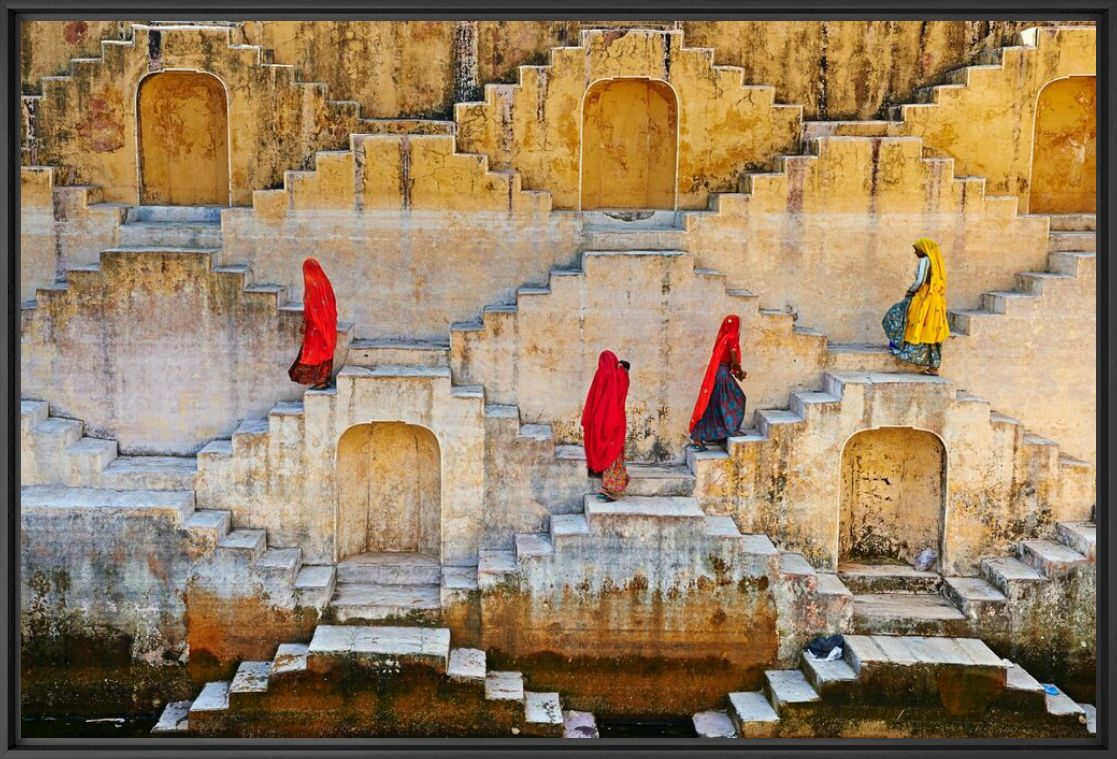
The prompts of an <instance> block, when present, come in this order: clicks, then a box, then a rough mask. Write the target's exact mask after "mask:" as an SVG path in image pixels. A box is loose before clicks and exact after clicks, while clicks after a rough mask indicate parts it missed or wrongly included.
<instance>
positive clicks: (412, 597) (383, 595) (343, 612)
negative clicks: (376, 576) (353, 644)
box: [330, 582, 442, 622]
mask: <svg viewBox="0 0 1117 759" xmlns="http://www.w3.org/2000/svg"><path fill="white" fill-rule="evenodd" d="M330 607H331V608H332V609H333V610H334V612H335V614H336V615H337V619H338V621H340V622H347V621H349V620H355V619H364V620H370V621H371V620H385V619H393V618H404V617H406V618H411V617H418V618H420V619H433V618H435V617H436V616H437V614H438V612H439V611H441V609H442V595H441V592H440V587H439V585H438V584H437V583H435V584H431V585H388V584H377V583H358V582H347V583H343V582H339V583H337V586H336V588H335V589H334V596H333V599H332V600H331V601H330Z"/></svg>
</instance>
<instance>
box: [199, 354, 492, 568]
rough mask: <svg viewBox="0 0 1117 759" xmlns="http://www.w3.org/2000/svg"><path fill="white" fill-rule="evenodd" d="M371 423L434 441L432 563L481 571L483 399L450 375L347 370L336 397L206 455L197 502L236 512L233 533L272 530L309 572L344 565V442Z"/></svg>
mask: <svg viewBox="0 0 1117 759" xmlns="http://www.w3.org/2000/svg"><path fill="white" fill-rule="evenodd" d="M370 422H402V423H404V424H408V425H416V426H421V427H424V428H426V429H427V430H429V431H430V433H431V434H432V435H433V436H434V438H435V440H436V441H437V444H438V452H439V456H440V462H439V464H440V474H441V480H440V486H439V488H440V493H439V512H438V522H439V527H438V536H439V543H438V545H437V546H436V550H434V551H432V554H433V555H434V557H435V558H438V559H439V560H440V561H441V562H442V563H443V564H446V565H451V566H455V565H457V566H468V565H470V564H475V563H476V561H477V549H478V548H479V541H480V537H481V524H482V519H483V509H482V504H483V502H484V496H485V481H486V478H487V476H488V472H486V471H485V470H484V469H482V468H481V467H480V466H479V462H481V461H483V460H484V456H485V438H484V435H485V417H484V398H483V397H482V395H481V394H479V393H459V392H451V386H450V373H449V371H448V370H447V369H446V368H445V367H391V366H382V367H377V368H372V369H369V368H366V367H360V366H349V367H346V368H345V369H343V370H342V371H341V372H340V373H339V374H338V376H337V388H336V390H311V391H308V392H307V393H306V394H305V395H304V396H303V404H302V405H301V406H300V405H298V404H295V405H293V406H292V405H290V404H287V405H280V406H278V407H277V408H275V409H273V410H272V411H271V413H270V414H269V415H268V421H267V423H266V424H255V423H251V424H248V425H246V426H245V427H243V428H242V429H241V430H239V431H238V432H237V433H236V434H234V435H233V437H232V443H231V445H230V444H226V445H224V446H222V445H219V444H214V445H211V446H208V447H207V448H206V449H203V450H202V451H201V452H200V453H199V454H198V484H197V498H198V503H199V505H200V506H201V507H202V508H211V509H228V510H230V511H232V513H233V523H234V524H238V525H239V524H245V525H252V526H253V527H255V528H262V529H266V530H267V531H268V540H269V544H270V545H275V546H278V547H296V546H297V547H299V548H302V550H303V561H304V562H306V563H308V564H321V563H333V562H336V561H337V560H338V558H339V556H338V551H339V546H338V543H337V535H338V532H337V519H338V516H339V513H338V503H339V502H338V489H337V488H338V484H337V472H336V470H335V467H336V466H337V465H338V441H339V440H341V438H342V435H343V434H344V433H345V432H346V431H347V430H349V429H350V428H351V427H353V426H355V425H360V424H367V423H370ZM342 463H343V465H344V463H345V462H342ZM394 476H396V474H395V473H393V477H394ZM372 486H373V483H371V482H370V487H372ZM377 486H378V489H379V483H378V484H377Z"/></svg>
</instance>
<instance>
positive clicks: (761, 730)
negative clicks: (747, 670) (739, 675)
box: [729, 691, 780, 738]
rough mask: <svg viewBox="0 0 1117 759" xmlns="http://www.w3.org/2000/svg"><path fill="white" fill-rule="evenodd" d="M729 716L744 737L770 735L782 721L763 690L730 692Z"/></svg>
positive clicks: (738, 732)
mask: <svg viewBox="0 0 1117 759" xmlns="http://www.w3.org/2000/svg"><path fill="white" fill-rule="evenodd" d="M729 718H730V719H731V720H733V726H734V727H735V728H736V729H737V734H738V735H739V736H741V737H742V738H767V737H770V736H771V735H772V734H773V733H774V731H775V728H776V726H777V725H778V723H779V721H780V717H779V715H778V714H776V710H775V709H773V708H772V704H771V703H769V701H768V699H767V697H766V696H765V695H764V693H763V691H749V692H745V693H740V692H738V693H730V694H729Z"/></svg>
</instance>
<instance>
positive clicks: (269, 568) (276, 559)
mask: <svg viewBox="0 0 1117 759" xmlns="http://www.w3.org/2000/svg"><path fill="white" fill-rule="evenodd" d="M302 558H303V552H302V549H301V548H269V549H267V550H266V551H264V552H263V553H262V554H260V558H259V559H257V560H256V565H255V567H256V569H257V570H258V571H260V572H263V573H265V574H269V575H273V576H276V577H279V578H280V579H281V580H282V582H283V583H284V584H285V585H293V584H294V583H295V580H296V578H297V576H298V573H299V569H300V568H301V567H302V563H303V562H302Z"/></svg>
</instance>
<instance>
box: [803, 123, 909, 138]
mask: <svg viewBox="0 0 1117 759" xmlns="http://www.w3.org/2000/svg"><path fill="white" fill-rule="evenodd" d="M890 124H891V122H888V121H804V122H803V140H804V142H807V141H810V140H813V139H817V138H819V137H887V136H888V130H889V126H890Z"/></svg>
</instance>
